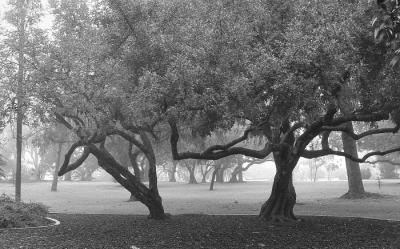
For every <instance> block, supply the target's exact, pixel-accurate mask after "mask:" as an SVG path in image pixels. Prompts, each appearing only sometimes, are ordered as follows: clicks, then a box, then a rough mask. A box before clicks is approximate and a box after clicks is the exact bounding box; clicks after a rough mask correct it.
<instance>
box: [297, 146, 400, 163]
mask: <svg viewBox="0 0 400 249" xmlns="http://www.w3.org/2000/svg"><path fill="white" fill-rule="evenodd" d="M397 151H400V147H396V148H393V149H390V150H385V151H373V152H370V153H367V154H365V155H364V156H363V157H361V158H358V157H354V156H352V155H350V154H348V153H345V152H343V151H336V150H331V149H322V150H312V151H310V150H304V151H303V152H302V153H301V156H302V157H304V158H308V159H311V158H317V157H321V156H327V155H337V156H343V157H346V158H348V159H350V160H352V161H354V162H358V163H363V162H365V161H366V160H367V159H368V158H370V157H371V156H384V155H387V154H390V153H393V152H397Z"/></svg>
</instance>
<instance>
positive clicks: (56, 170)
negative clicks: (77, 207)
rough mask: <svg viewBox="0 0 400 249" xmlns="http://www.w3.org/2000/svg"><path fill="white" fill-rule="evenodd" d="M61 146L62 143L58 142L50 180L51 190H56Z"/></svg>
mask: <svg viewBox="0 0 400 249" xmlns="http://www.w3.org/2000/svg"><path fill="white" fill-rule="evenodd" d="M62 147H63V144H62V143H59V144H58V150H57V162H56V168H55V169H54V172H53V180H52V182H51V192H57V185H58V170H59V169H60V166H61V152H62Z"/></svg>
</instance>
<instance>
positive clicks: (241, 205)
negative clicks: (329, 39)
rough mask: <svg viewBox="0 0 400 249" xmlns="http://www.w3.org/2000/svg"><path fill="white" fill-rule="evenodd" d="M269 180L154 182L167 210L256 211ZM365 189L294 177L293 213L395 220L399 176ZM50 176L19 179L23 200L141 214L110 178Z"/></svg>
mask: <svg viewBox="0 0 400 249" xmlns="http://www.w3.org/2000/svg"><path fill="white" fill-rule="evenodd" d="M271 184H272V183H271V182H246V183H243V184H229V183H225V184H216V185H215V190H214V191H209V190H208V184H196V185H189V184H186V183H168V182H160V183H159V189H160V193H161V196H162V198H163V203H164V208H165V211H166V212H168V213H171V214H189V213H191V214H193V213H195V214H257V213H258V211H259V209H260V207H261V205H262V203H263V202H264V201H265V200H266V199H267V197H268V195H269V192H270V190H271ZM364 185H365V189H366V191H369V192H374V193H380V194H382V195H387V196H386V197H384V198H378V199H374V198H368V199H360V200H345V199H339V198H338V197H339V196H341V195H342V194H344V193H345V192H346V190H347V182H346V181H337V182H316V183H310V182H296V183H295V187H296V191H297V201H298V204H297V205H296V207H295V213H296V214H297V215H313V216H315V215H329V216H354V217H371V218H380V219H394V220H400V180H392V181H388V180H387V181H383V183H382V186H381V188H380V189H379V188H378V184H377V182H376V181H365V182H364ZM50 186H51V183H50V182H41V183H24V184H23V186H22V189H23V191H22V198H23V200H24V201H34V202H42V203H44V204H45V205H47V206H49V207H50V212H55V213H81V214H147V213H148V211H147V209H146V207H144V206H143V205H142V204H141V203H140V202H126V200H128V198H129V193H128V192H127V191H126V190H125V189H124V188H122V187H121V186H120V185H118V184H117V183H112V182H60V183H59V191H58V192H50ZM2 193H6V194H8V195H11V196H12V195H13V193H14V188H13V185H12V184H6V183H1V184H0V194H2Z"/></svg>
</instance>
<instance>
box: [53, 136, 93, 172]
mask: <svg viewBox="0 0 400 249" xmlns="http://www.w3.org/2000/svg"><path fill="white" fill-rule="evenodd" d="M82 145H83V144H82V142H81V141H79V142H76V143H74V144H73V145H72V146H71V147H70V148H69V150H68V152H67V154H65V159H64V163H63V165H62V166H61V168H60V170H59V171H58V176H62V175H64V174H65V173H67V172H69V171H72V170H74V169H76V168H78V167H79V166H81V165H82V163H83V162H84V161H85V160H86V159H87V158H88V156H89V154H90V150H89V148H88V147H85V148H84V150H83V154H82V155H81V156H80V157H79V158H78V160H76V161H75V162H74V163H71V164H69V161H70V159H71V156H72V154H73V153H74V151H75V149H76V148H78V147H81V146H82Z"/></svg>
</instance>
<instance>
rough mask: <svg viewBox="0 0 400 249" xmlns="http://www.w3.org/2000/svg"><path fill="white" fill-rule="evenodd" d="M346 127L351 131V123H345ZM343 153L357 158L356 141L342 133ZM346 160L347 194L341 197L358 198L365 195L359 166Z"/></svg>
mask: <svg viewBox="0 0 400 249" xmlns="http://www.w3.org/2000/svg"><path fill="white" fill-rule="evenodd" d="M346 126H347V127H348V128H349V129H350V130H351V131H354V129H353V124H352V123H346ZM342 142H343V151H344V152H346V153H348V154H351V155H353V156H354V157H358V153H357V143H356V141H355V140H354V139H353V138H351V137H350V136H348V135H347V134H346V133H344V132H342ZM345 160H346V171H347V179H348V180H347V181H348V185H349V190H348V192H347V193H346V194H345V195H344V196H343V197H345V198H360V197H362V196H363V195H364V194H365V190H364V185H363V182H362V177H361V170H360V165H359V163H357V162H354V161H352V160H350V159H348V158H346V159H345Z"/></svg>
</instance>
